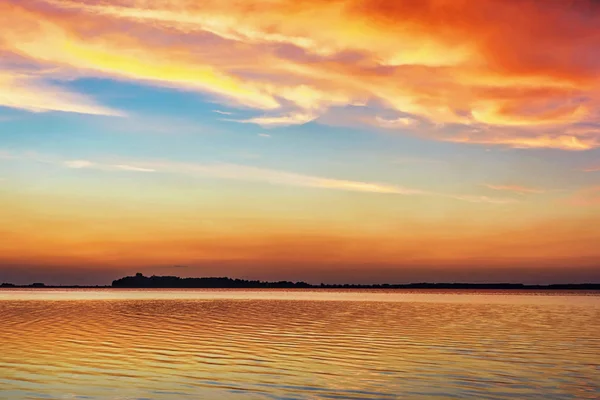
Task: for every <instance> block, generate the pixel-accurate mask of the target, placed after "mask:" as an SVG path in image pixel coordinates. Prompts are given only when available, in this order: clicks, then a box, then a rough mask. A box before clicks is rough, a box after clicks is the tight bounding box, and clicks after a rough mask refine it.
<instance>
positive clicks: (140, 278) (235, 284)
mask: <svg viewBox="0 0 600 400" xmlns="http://www.w3.org/2000/svg"><path fill="white" fill-rule="evenodd" d="M2 288H6V289H10V288H15V289H17V288H20V289H371V290H381V289H384V290H385V289H388V290H389V289H443V290H461V289H477V290H600V283H565V284H549V285H526V284H521V283H427V282H421V283H409V284H372V285H364V284H318V285H313V284H309V283H306V282H290V281H278V282H268V281H258V280H254V281H250V280H244V279H232V278H226V277H207V278H180V277H176V276H150V277H146V276H144V275H142V274H140V273H138V274H136V275H135V276H126V277H124V278H120V279H117V280H114V281H113V282H112V285H45V284H44V283H33V284H30V285H14V284H10V283H2V284H0V289H2Z"/></svg>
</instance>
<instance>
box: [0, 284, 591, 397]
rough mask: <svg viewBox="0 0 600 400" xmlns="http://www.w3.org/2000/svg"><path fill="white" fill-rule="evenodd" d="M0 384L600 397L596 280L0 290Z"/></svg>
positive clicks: (223, 393) (56, 388)
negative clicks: (587, 288) (501, 286)
mask: <svg viewBox="0 0 600 400" xmlns="http://www.w3.org/2000/svg"><path fill="white" fill-rule="evenodd" d="M0 345H1V348H0V399H38V398H40V399H41V398H46V399H48V398H49V399H74V398H77V399H180V398H189V399H397V398H407V399H419V398H422V399H435V398H440V399H441V398H463V399H464V398H472V399H505V398H515V399H526V398H536V399H571V398H573V399H574V398H577V399H600V295H599V294H598V293H596V294H594V293H586V294H573V293H546V294H539V293H538V294H531V293H509V292H496V293H491V294H490V293H489V292H483V293H476V292H459V293H457V292H451V293H449V292H447V293H444V292H436V293H434V292H386V293H384V292H381V291H378V292H365V291H327V292H324V291H321V292H320V291H317V292H315V291H239V290H212V291H206V290H187V291H186V290H179V291H168V290H156V291H142V290H139V291H125V290H0Z"/></svg>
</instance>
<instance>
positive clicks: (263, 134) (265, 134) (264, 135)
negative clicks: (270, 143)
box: [258, 133, 271, 138]
mask: <svg viewBox="0 0 600 400" xmlns="http://www.w3.org/2000/svg"><path fill="white" fill-rule="evenodd" d="M258 136H260V137H264V138H270V137H271V135H269V134H268V133H259V134H258Z"/></svg>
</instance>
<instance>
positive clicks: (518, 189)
mask: <svg viewBox="0 0 600 400" xmlns="http://www.w3.org/2000/svg"><path fill="white" fill-rule="evenodd" d="M484 186H485V187H487V188H489V189H492V190H503V191H508V192H514V193H518V194H537V193H544V192H545V190H544V189H539V188H532V187H527V186H520V185H492V184H485V185H484Z"/></svg>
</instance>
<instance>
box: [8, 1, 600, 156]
mask: <svg viewBox="0 0 600 400" xmlns="http://www.w3.org/2000/svg"><path fill="white" fill-rule="evenodd" d="M16 21H18V23H17V22H16ZM315 23H318V25H319V28H318V29H315V28H314V24H315ZM0 24H1V25H2V26H3V29H2V31H1V32H0V51H3V52H5V53H9V54H14V55H17V56H18V57H20V58H22V59H24V60H27V61H28V62H33V63H37V64H38V65H39V66H40V68H41V67H42V66H52V67H58V68H59V70H58V72H56V74H59V75H67V76H73V75H90V76H106V77H111V78H114V79H125V80H136V81H141V82H146V83H148V84H153V85H161V86H170V87H177V88H183V89H185V90H193V91H201V92H207V93H212V94H213V95H215V96H217V97H218V98H219V99H221V100H222V101H223V102H226V103H228V104H230V105H237V106H244V107H250V108H252V109H256V110H258V111H264V110H267V111H269V113H268V114H267V115H265V114H264V113H262V112H261V113H260V115H257V116H256V117H253V118H248V119H245V120H243V121H241V122H251V123H257V124H261V125H265V126H273V125H275V126H277V125H289V124H302V123H306V122H308V121H311V120H313V119H315V118H318V117H321V116H324V115H327V113H328V111H329V110H330V109H331V108H333V107H345V106H348V105H356V106H361V105H365V104H367V103H369V104H376V105H377V107H378V108H379V109H380V110H385V111H387V112H390V113H394V112H395V113H398V116H396V117H391V118H385V119H383V118H381V117H377V116H376V115H374V116H373V117H372V121H374V122H373V123H374V124H376V125H378V126H382V127H385V128H387V129H395V128H398V129H400V130H402V131H406V130H407V128H410V132H411V133H412V134H416V135H425V136H427V137H430V138H434V139H438V140H445V141H454V142H464V143H482V144H498V145H505V146H510V147H520V148H542V147H550V148H560V149H565V150H586V149H590V148H594V147H598V146H600V128H597V126H598V123H599V122H600V120H599V119H598V115H597V112H596V110H597V109H598V106H599V105H600V101H599V99H598V93H599V89H600V80H599V78H600V76H599V71H600V56H598V55H597V52H596V51H595V49H596V48H598V47H600V37H599V36H598V34H597V31H598V28H597V27H598V26H600V6H598V5H597V3H596V2H593V1H591V0H590V1H586V0H581V1H578V2H560V1H550V2H540V1H534V0H524V1H519V2H510V1H502V0H480V1H476V2H473V1H466V0H423V1H413V0H403V1H395V2H381V1H376V0H367V1H364V0H363V1H358V0H333V1H329V2H322V1H315V0H300V1H297V0H276V1H273V0H259V1H250V0H240V1H236V2H223V1H213V0H209V1H203V2H201V3H198V2H195V1H191V0H128V1H125V0H116V1H112V2H92V1H85V0H80V1H75V0H40V1H39V2H20V1H16V0H12V1H6V2H4V3H3V4H1V5H0ZM0 68H2V67H0ZM41 92H44V90H41ZM40 96H41V94H40ZM415 121H423V122H424V123H415ZM583 124H585V125H587V126H592V128H590V129H586V130H582V129H581V128H580V126H582V125H583ZM594 127H595V128H594Z"/></svg>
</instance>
